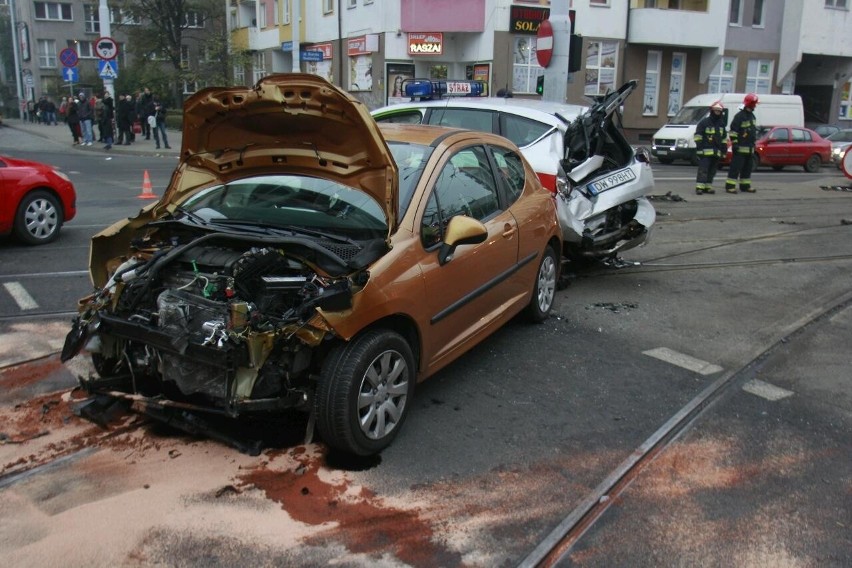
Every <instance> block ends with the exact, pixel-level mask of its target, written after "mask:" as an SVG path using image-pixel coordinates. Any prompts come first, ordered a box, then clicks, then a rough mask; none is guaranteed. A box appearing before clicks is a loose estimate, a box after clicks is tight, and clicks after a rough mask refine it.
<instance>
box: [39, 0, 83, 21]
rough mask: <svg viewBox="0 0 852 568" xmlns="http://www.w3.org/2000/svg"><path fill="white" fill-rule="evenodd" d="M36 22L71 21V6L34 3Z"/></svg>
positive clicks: (54, 3) (56, 3)
mask: <svg viewBox="0 0 852 568" xmlns="http://www.w3.org/2000/svg"><path fill="white" fill-rule="evenodd" d="M35 17H36V20H64V21H68V22H70V21H73V20H74V17H73V15H72V13H71V4H60V3H59V2H36V3H35Z"/></svg>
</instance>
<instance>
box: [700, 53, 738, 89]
mask: <svg viewBox="0 0 852 568" xmlns="http://www.w3.org/2000/svg"><path fill="white" fill-rule="evenodd" d="M736 75H737V58H736V57H723V58H722V59H720V60H719V63H717V64H716V66H715V67H714V68H713V71H711V72H710V80H709V81H707V92H708V93H733V92H734V77H736Z"/></svg>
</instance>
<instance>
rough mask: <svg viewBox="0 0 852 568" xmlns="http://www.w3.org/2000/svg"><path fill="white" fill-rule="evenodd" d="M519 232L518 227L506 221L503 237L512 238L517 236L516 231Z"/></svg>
mask: <svg viewBox="0 0 852 568" xmlns="http://www.w3.org/2000/svg"><path fill="white" fill-rule="evenodd" d="M517 232H518V229H517V227H514V226H512V225H510V224H509V223H506V224H505V225H504V226H503V238H504V239H511V238H512V237H514V236H515V233H517Z"/></svg>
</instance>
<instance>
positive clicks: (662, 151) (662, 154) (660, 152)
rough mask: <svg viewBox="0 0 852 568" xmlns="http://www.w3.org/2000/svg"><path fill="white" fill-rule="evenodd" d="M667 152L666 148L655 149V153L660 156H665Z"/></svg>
mask: <svg viewBox="0 0 852 568" xmlns="http://www.w3.org/2000/svg"><path fill="white" fill-rule="evenodd" d="M668 153H669V151H668V150H657V154H659V155H660V156H665V155H666V154H668Z"/></svg>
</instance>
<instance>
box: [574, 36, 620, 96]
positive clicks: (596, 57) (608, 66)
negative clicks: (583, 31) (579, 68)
mask: <svg viewBox="0 0 852 568" xmlns="http://www.w3.org/2000/svg"><path fill="white" fill-rule="evenodd" d="M617 64H618V43H617V42H614V41H591V42H589V49H588V51H587V52H586V85H585V88H584V90H583V93H584V94H586V95H598V94H603V93H605V92H606V91H607V90H608V89H615V69H616V65H617Z"/></svg>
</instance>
